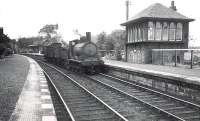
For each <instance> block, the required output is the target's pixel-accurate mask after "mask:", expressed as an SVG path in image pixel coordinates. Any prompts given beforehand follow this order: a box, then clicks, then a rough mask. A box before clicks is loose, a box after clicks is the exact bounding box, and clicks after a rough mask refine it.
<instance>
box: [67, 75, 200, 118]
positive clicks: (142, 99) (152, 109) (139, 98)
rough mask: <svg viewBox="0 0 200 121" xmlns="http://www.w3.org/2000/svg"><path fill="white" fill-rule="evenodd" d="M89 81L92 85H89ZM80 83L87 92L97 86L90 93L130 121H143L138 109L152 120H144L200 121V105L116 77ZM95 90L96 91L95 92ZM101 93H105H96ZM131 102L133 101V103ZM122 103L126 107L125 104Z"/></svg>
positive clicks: (92, 77) (103, 77)
mask: <svg viewBox="0 0 200 121" xmlns="http://www.w3.org/2000/svg"><path fill="white" fill-rule="evenodd" d="M69 75H70V76H72V77H73V78H79V77H78V76H77V75H74V74H69ZM86 78H87V79H86ZM89 78H90V79H89ZM87 80H90V81H89V82H87ZM91 80H92V81H93V82H95V83H98V84H100V85H103V87H99V86H97V85H94V84H92V83H91ZM82 82H84V83H82ZM85 82H87V83H85ZM78 83H80V84H82V85H84V87H87V88H88V85H93V86H92V87H93V88H91V86H90V87H89V88H88V90H90V91H91V92H93V93H94V94H95V95H97V96H98V97H100V98H101V99H102V100H103V101H104V102H106V103H107V104H108V105H109V106H110V107H112V108H113V109H115V111H116V112H118V113H119V114H121V116H122V115H123V116H124V117H125V118H127V119H128V120H136V119H138V121H139V120H143V119H141V118H140V116H139V117H138V116H137V115H141V114H137V113H136V112H135V111H132V110H135V109H130V108H138V109H139V110H140V112H141V113H142V114H143V113H145V114H148V115H149V117H148V116H147V117H145V116H144V117H145V118H148V119H149V120H163V121H165V120H170V121H171V120H180V121H200V108H199V107H200V106H199V105H197V104H193V103H191V102H187V101H184V100H181V99H178V98H175V97H172V96H169V95H166V94H163V93H160V92H157V91H154V90H151V89H148V88H146V87H142V86H139V85H135V84H132V83H130V82H126V81H124V80H121V79H118V78H115V77H111V76H108V75H105V74H101V75H95V76H90V77H85V79H83V78H82V80H80V79H79V81H78ZM94 87H96V88H95V89H94ZM97 87H98V88H97ZM98 89H101V90H103V91H95V90H98ZM106 89H109V90H106ZM106 91H107V93H106ZM102 93H105V94H108V95H109V96H103V95H102ZM109 93H110V94H109ZM109 98H113V99H116V100H121V102H120V101H119V102H117V103H118V106H117V105H116V103H113V101H114V100H113V99H111V101H110V100H109ZM130 99H131V100H132V101H130ZM133 100H134V102H133ZM122 101H124V102H125V103H122ZM124 104H125V105H124ZM119 105H120V106H119ZM127 106H129V108H127ZM146 106H147V107H148V109H147V107H146ZM148 119H146V120H148Z"/></svg>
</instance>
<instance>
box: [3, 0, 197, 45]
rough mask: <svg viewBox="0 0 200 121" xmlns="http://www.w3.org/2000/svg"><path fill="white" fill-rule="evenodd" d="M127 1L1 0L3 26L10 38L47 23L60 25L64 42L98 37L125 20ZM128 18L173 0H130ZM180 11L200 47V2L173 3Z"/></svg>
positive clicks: (35, 30)
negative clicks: (88, 35) (77, 32)
mask: <svg viewBox="0 0 200 121" xmlns="http://www.w3.org/2000/svg"><path fill="white" fill-rule="evenodd" d="M125 1H126V0H0V3H1V6H0V18H1V19H0V26H2V27H4V32H5V33H6V34H8V36H9V37H10V38H13V39H14V38H19V37H31V36H37V35H38V31H39V30H40V28H42V27H43V26H45V25H46V24H58V25H59V33H60V34H61V35H62V36H63V38H64V40H65V41H70V40H72V39H75V38H77V37H78V36H77V35H75V34H74V32H73V31H74V30H76V29H77V30H78V31H79V32H80V34H82V35H84V34H85V32H87V31H90V32H91V33H92V35H97V34H99V33H101V32H102V31H105V32H106V33H108V34H109V33H110V32H112V31H113V30H116V29H125V28H124V27H123V26H120V24H121V23H123V22H125V21H126V7H125ZM129 1H130V2H131V5H130V6H129V9H130V11H129V17H130V18H131V17H132V16H134V15H135V14H137V13H138V12H140V11H141V10H143V9H145V8H147V7H148V6H150V5H152V4H154V3H161V4H163V5H165V6H167V7H169V6H170V4H171V0H129ZM174 1H175V5H176V7H177V9H178V12H179V13H181V14H183V15H185V16H187V17H189V18H193V19H195V21H194V22H191V23H190V35H191V36H193V38H194V41H193V42H191V44H192V45H195V46H200V42H199V41H200V34H199V31H198V29H199V27H200V14H199V11H200V7H199V4H198V3H199V2H198V0H190V1H188V0H174Z"/></svg>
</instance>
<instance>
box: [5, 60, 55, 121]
mask: <svg viewBox="0 0 200 121" xmlns="http://www.w3.org/2000/svg"><path fill="white" fill-rule="evenodd" d="M26 59H27V60H28V61H29V63H30V68H29V72H28V75H27V79H26V81H25V84H24V86H23V89H22V92H21V94H20V97H19V99H18V101H17V104H16V107H15V110H14V111H13V113H12V115H11V117H10V120H9V121H57V119H56V115H55V111H54V107H53V104H52V100H51V96H50V92H49V88H48V85H47V80H46V78H45V76H44V74H43V72H42V69H41V68H40V66H39V65H38V63H36V62H35V61H34V60H33V59H31V58H29V57H26Z"/></svg>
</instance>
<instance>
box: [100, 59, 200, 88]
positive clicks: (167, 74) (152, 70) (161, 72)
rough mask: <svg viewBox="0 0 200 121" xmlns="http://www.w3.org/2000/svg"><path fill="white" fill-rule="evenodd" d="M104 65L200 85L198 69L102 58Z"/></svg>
mask: <svg viewBox="0 0 200 121" xmlns="http://www.w3.org/2000/svg"><path fill="white" fill-rule="evenodd" d="M104 62H105V65H107V66H111V67H117V68H123V69H127V70H130V71H133V72H139V73H143V74H148V75H153V76H158V77H162V78H167V79H172V80H178V81H180V82H185V83H188V84H193V85H198V86H200V69H186V68H178V67H170V66H161V65H152V64H134V63H127V62H121V61H115V60H106V59H104Z"/></svg>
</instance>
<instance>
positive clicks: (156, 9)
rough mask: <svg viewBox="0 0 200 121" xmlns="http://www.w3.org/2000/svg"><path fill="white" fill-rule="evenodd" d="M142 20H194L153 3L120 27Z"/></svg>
mask: <svg viewBox="0 0 200 121" xmlns="http://www.w3.org/2000/svg"><path fill="white" fill-rule="evenodd" d="M144 19H150V20H152V19H154V20H155V19H158V20H178V21H188V22H190V21H194V19H191V18H188V17H186V16H184V15H182V14H180V13H178V12H177V11H175V10H172V9H171V8H168V7H166V6H164V5H162V4H160V3H155V4H153V5H151V6H149V7H148V8H146V9H144V10H143V11H141V12H139V13H138V14H136V15H135V16H134V17H132V18H130V19H129V20H128V21H126V22H125V23H122V24H121V25H123V26H126V25H128V24H131V23H134V22H138V21H141V20H144Z"/></svg>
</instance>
